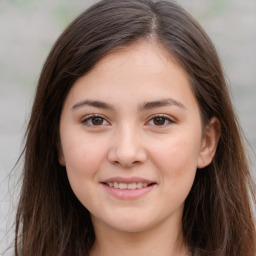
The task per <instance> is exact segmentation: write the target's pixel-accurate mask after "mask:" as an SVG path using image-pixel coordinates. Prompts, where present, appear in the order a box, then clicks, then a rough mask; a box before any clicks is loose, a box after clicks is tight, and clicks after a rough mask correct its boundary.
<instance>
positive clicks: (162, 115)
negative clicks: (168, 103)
mask: <svg viewBox="0 0 256 256" xmlns="http://www.w3.org/2000/svg"><path fill="white" fill-rule="evenodd" d="M158 117H162V118H165V120H167V121H168V124H163V125H156V124H152V125H151V126H154V127H158V128H160V129H161V128H165V127H167V126H169V125H171V124H173V123H175V119H174V118H173V117H170V116H169V115H166V114H155V115H153V116H151V117H150V118H149V119H148V121H147V122H146V124H147V125H150V124H149V122H150V121H153V119H154V118H158Z"/></svg>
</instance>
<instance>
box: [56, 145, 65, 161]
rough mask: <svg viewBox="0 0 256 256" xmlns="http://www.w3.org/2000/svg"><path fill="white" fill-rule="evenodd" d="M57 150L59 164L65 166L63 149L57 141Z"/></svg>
mask: <svg viewBox="0 0 256 256" xmlns="http://www.w3.org/2000/svg"><path fill="white" fill-rule="evenodd" d="M57 150H58V161H59V164H60V165H61V166H66V162H65V158H64V155H63V150H62V147H61V144H60V143H58V145H57Z"/></svg>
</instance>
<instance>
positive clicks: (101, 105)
mask: <svg viewBox="0 0 256 256" xmlns="http://www.w3.org/2000/svg"><path fill="white" fill-rule="evenodd" d="M83 106H91V107H95V108H101V109H113V107H112V106H111V105H109V104H108V103H105V102H103V101H98V100H82V101H79V102H78V103H76V104H75V105H74V106H73V107H72V110H76V109H78V108H80V107H83Z"/></svg>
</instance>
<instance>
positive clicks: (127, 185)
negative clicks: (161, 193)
mask: <svg viewBox="0 0 256 256" xmlns="http://www.w3.org/2000/svg"><path fill="white" fill-rule="evenodd" d="M103 184H104V185H106V186H108V187H111V188H116V189H121V190H124V189H129V190H135V189H141V188H146V187H149V186H153V185H154V184H156V183H154V182H152V183H147V182H132V183H124V182H116V181H115V182H103Z"/></svg>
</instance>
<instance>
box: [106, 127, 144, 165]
mask: <svg viewBox="0 0 256 256" xmlns="http://www.w3.org/2000/svg"><path fill="white" fill-rule="evenodd" d="M113 137H114V138H113V140H112V143H111V147H110V150H109V152H108V161H109V162H111V163H112V164H114V165H120V166H122V167H125V168H131V167H133V166H136V165H139V164H142V163H144V162H145V161H146V159H147V153H146V150H145V148H144V146H143V143H142V139H141V137H140V133H139V132H136V129H133V128H129V127H128V126H126V127H123V128H122V129H119V130H117V131H116V133H115V134H114V136H113Z"/></svg>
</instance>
